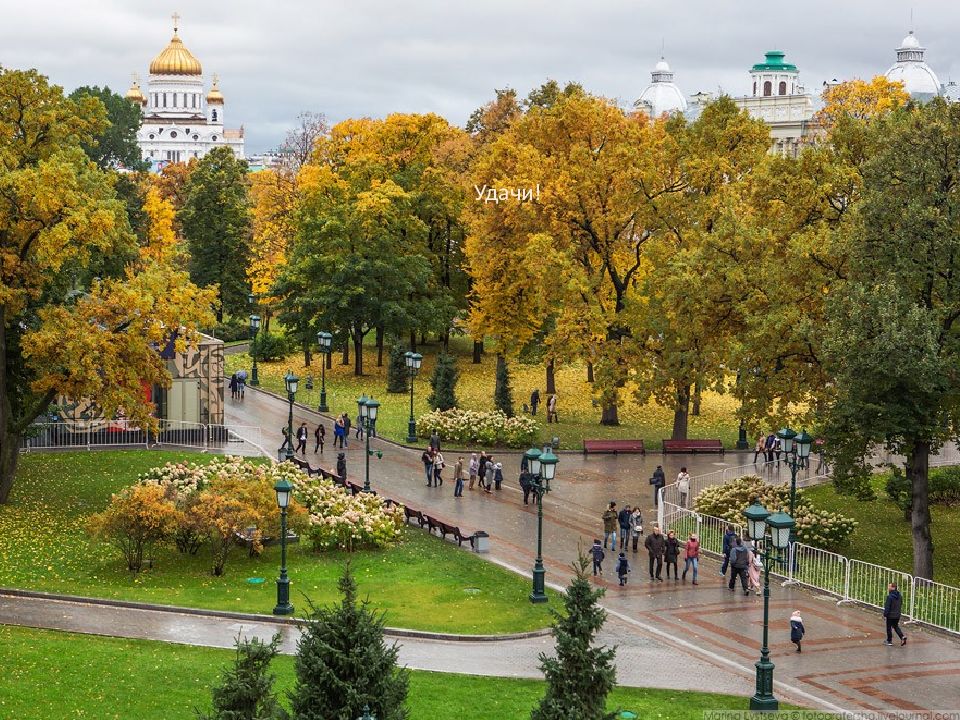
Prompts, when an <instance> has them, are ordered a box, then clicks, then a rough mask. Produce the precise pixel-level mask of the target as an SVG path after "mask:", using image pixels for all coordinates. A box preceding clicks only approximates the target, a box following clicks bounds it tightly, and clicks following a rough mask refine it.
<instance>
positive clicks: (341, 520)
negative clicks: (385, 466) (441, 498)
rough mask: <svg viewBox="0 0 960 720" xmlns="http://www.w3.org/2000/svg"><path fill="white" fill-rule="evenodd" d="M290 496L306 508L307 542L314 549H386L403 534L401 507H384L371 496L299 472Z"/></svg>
mask: <svg viewBox="0 0 960 720" xmlns="http://www.w3.org/2000/svg"><path fill="white" fill-rule="evenodd" d="M294 488H295V489H294V497H296V499H297V501H298V502H299V503H300V504H301V505H303V506H304V507H306V509H307V513H308V522H309V526H308V530H307V532H308V533H309V535H310V541H311V542H312V544H313V547H314V549H315V550H325V549H331V548H341V549H344V550H351V551H352V550H356V549H359V548H364V547H377V548H380V547H387V546H388V545H392V544H394V543H396V542H397V541H399V539H400V536H401V534H402V532H403V530H402V528H403V522H404V517H403V506H401V505H394V506H392V507H386V506H385V505H384V503H383V498H381V497H379V496H377V495H374V494H373V493H358V494H357V495H351V494H350V491H348V490H347V489H346V488H343V487H341V486H339V485H335V484H334V483H333V482H331V481H330V480H323V479H321V478H318V477H308V476H306V475H304V474H303V473H301V474H300V477H299V478H297V482H296V483H295V484H294Z"/></svg>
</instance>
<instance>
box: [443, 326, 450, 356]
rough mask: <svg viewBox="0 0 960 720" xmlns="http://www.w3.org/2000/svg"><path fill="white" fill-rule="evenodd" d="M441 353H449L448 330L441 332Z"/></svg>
mask: <svg viewBox="0 0 960 720" xmlns="http://www.w3.org/2000/svg"><path fill="white" fill-rule="evenodd" d="M443 351H444V352H445V353H449V352H450V328H446V329H445V330H444V331H443Z"/></svg>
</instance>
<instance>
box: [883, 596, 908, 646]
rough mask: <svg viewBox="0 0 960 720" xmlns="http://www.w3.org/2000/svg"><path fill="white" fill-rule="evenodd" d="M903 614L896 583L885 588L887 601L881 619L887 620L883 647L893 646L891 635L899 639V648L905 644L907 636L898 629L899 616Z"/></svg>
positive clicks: (901, 600) (901, 599) (900, 597)
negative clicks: (894, 634)
mask: <svg viewBox="0 0 960 720" xmlns="http://www.w3.org/2000/svg"><path fill="white" fill-rule="evenodd" d="M902 612H903V597H902V596H901V595H900V591H899V590H897V584H896V583H890V584H889V585H888V586H887V599H886V601H885V602H884V603H883V617H884V618H886V620H887V640H886V642H885V643H883V644H884V645H893V633H894V632H896V633H897V637H899V638H900V647H903V646H904V645H906V644H907V636H906V635H904V634H903V630H901V629H900V615H901V613H902Z"/></svg>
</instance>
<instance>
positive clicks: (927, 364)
mask: <svg viewBox="0 0 960 720" xmlns="http://www.w3.org/2000/svg"><path fill="white" fill-rule="evenodd" d="M869 134H870V135H872V136H873V142H872V145H873V146H874V147H875V150H874V152H873V153H871V155H870V157H869V158H868V159H867V160H866V162H865V163H864V165H863V167H862V173H863V182H864V187H863V200H862V203H861V207H860V212H859V215H858V217H857V221H858V222H857V226H856V228H855V232H854V233H853V234H852V238H851V245H850V259H849V279H848V282H847V285H846V287H845V289H844V292H843V293H841V294H838V295H836V296H834V297H833V298H832V301H831V302H830V303H829V305H828V313H829V314H828V317H829V323H828V326H827V332H826V358H827V364H828V368H829V371H830V374H831V375H832V377H833V378H834V382H835V385H836V396H835V397H834V398H833V400H832V402H831V403H830V405H829V407H828V422H827V433H828V437H830V442H831V444H836V445H838V446H839V448H840V453H839V454H840V455H841V456H843V455H844V454H846V456H847V457H850V456H852V455H861V456H862V455H864V454H865V453H866V452H867V451H868V450H869V449H870V448H871V447H872V446H874V445H882V446H885V447H886V448H887V449H888V450H890V451H891V452H895V453H898V454H902V455H904V456H905V457H906V463H905V465H906V468H905V469H906V476H907V479H908V481H909V483H910V489H911V494H912V504H911V527H912V533H913V574H914V575H915V576H916V577H923V578H932V577H933V571H934V563H933V555H934V547H933V542H932V539H931V535H930V508H929V498H928V484H929V477H928V476H929V473H928V466H929V455H930V453H931V452H933V451H935V450H936V449H937V448H938V447H939V446H940V445H941V444H942V443H943V442H944V441H946V440H948V439H953V438H956V437H957V435H958V432H960V376H958V374H957V372H956V368H957V367H958V366H960V322H958V321H960V284H958V283H957V281H956V278H957V277H960V252H958V251H957V248H958V241H957V238H958V237H960V176H958V174H957V170H956V169H957V167H958V165H960V106H954V105H951V104H947V103H945V102H943V101H942V100H940V99H936V100H934V101H933V102H931V103H929V104H926V105H914V106H908V107H907V108H905V109H901V110H897V111H894V112H892V113H890V114H888V115H886V116H885V117H883V118H881V119H880V120H878V121H875V122H874V124H873V125H872V126H871V127H870V129H869ZM844 446H845V447H844ZM844 449H846V450H847V451H848V452H847V453H843V452H842V451H843V450H844Z"/></svg>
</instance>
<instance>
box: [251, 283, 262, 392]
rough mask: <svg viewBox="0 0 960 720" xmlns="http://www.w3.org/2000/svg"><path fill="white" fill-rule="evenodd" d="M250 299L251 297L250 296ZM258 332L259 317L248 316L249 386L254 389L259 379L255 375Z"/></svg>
mask: <svg viewBox="0 0 960 720" xmlns="http://www.w3.org/2000/svg"><path fill="white" fill-rule="evenodd" d="M250 297H253V295H251V296H250ZM258 332H260V316H259V315H251V316H250V357H252V358H253V373H252V374H251V375H250V384H251V385H253V386H254V387H256V386H257V385H259V384H260V377H259V376H258V375H257V346H256V340H257V333H258Z"/></svg>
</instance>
